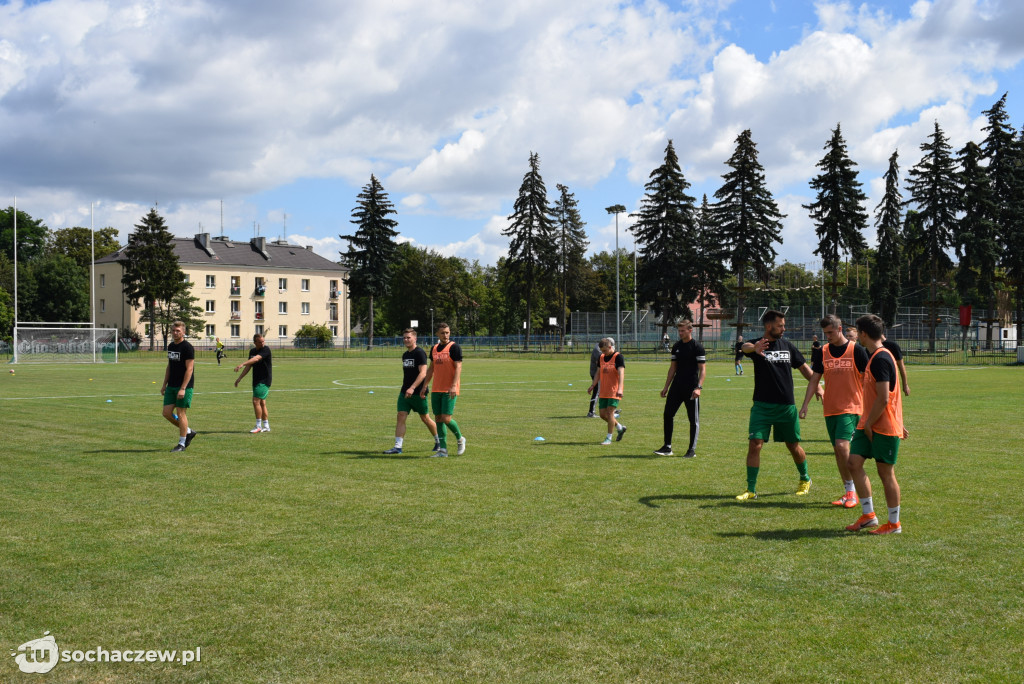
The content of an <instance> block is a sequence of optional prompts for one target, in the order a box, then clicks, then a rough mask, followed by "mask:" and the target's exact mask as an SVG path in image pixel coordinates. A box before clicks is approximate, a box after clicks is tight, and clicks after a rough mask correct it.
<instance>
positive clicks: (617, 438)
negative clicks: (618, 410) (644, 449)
mask: <svg viewBox="0 0 1024 684" xmlns="http://www.w3.org/2000/svg"><path fill="white" fill-rule="evenodd" d="M625 434H626V426H625V425H622V426H620V427H619V436H618V437H616V438H615V439H616V441H618V442H621V441H622V437H623V436H624V435H625Z"/></svg>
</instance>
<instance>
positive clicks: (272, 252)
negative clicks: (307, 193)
mask: <svg viewBox="0 0 1024 684" xmlns="http://www.w3.org/2000/svg"><path fill="white" fill-rule="evenodd" d="M172 244H173V246H174V253H175V254H177V255H178V261H179V263H180V264H181V265H182V266H203V265H210V266H243V267H247V268H270V269H290V270H296V269H297V270H307V271H338V273H339V274H340V273H346V272H348V270H349V269H348V268H346V267H345V266H342V265H341V264H337V263H335V262H333V261H331V260H330V259H325V258H324V257H322V256H320V255H319V254H317V253H316V252H314V251H313V250H312V249H311V248H309V247H301V246H299V245H290V244H288V243H287V242H283V241H280V240H274V241H270V242H268V241H267V239H266V238H263V237H259V238H253V239H251V240H249V241H248V242H235V241H234V240H230V239H228V238H221V237H215V238H212V239H211V238H210V234H209V233H199V234H197V235H196V236H195V237H191V238H174V240H173V243H172ZM126 247H127V245H126V246H125V247H122V248H121V249H119V250H117V251H116V252H114V253H113V254H110V255H108V256H105V257H103V258H102V259H97V260H96V263H97V264H103V263H110V262H114V261H117V260H118V259H120V258H122V256H123V254H124V250H125V248H126Z"/></svg>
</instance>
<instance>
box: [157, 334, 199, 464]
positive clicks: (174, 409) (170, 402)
mask: <svg viewBox="0 0 1024 684" xmlns="http://www.w3.org/2000/svg"><path fill="white" fill-rule="evenodd" d="M171 340H172V342H170V343H169V344H168V345H167V369H166V370H165V371H164V383H163V385H161V386H160V394H162V395H164V410H163V416H164V418H166V419H167V420H168V421H170V422H171V423H174V424H175V425H176V426H177V427H178V444H177V445H176V446H175V447H174V448H173V449H171V451H184V450H185V449H186V448H187V447H188V445H189V444H191V443H192V440H193V439H194V438H195V436H196V431H195V430H193V429H192V428H190V427H189V426H188V415H187V413H188V409H189V408H190V407H191V406H192V388H193V386H194V385H195V377H194V376H193V373H192V372H193V369H194V364H195V358H196V351H195V349H193V348H192V345H191V344H189V343H188V341H187V340H186V339H185V324H184V323H182V322H181V321H174V323H171Z"/></svg>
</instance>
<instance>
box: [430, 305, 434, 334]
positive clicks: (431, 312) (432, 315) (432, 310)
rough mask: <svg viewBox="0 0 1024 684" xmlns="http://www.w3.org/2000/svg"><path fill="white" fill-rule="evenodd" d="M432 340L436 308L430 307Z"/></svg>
mask: <svg viewBox="0 0 1024 684" xmlns="http://www.w3.org/2000/svg"><path fill="white" fill-rule="evenodd" d="M430 335H431V337H430V339H434V338H433V335H434V307H430Z"/></svg>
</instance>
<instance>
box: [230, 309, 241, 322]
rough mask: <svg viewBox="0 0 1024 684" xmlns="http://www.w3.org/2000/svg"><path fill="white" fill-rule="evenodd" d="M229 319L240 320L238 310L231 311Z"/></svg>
mask: <svg viewBox="0 0 1024 684" xmlns="http://www.w3.org/2000/svg"><path fill="white" fill-rule="evenodd" d="M231 320H233V321H240V320H242V314H241V312H239V311H232V312H231Z"/></svg>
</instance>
